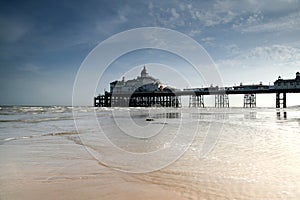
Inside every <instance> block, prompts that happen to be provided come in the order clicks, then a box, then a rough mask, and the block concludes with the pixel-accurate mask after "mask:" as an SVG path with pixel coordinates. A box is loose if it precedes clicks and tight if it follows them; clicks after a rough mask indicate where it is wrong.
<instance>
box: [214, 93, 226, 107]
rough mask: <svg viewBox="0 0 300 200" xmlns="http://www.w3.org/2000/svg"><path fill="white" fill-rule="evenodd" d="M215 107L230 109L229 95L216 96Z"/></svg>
mask: <svg viewBox="0 0 300 200" xmlns="http://www.w3.org/2000/svg"><path fill="white" fill-rule="evenodd" d="M215 107H216V108H229V98H228V95H227V94H217V95H215Z"/></svg>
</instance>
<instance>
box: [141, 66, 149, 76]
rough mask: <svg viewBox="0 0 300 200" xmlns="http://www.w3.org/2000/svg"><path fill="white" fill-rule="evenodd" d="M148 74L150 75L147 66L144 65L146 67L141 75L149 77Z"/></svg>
mask: <svg viewBox="0 0 300 200" xmlns="http://www.w3.org/2000/svg"><path fill="white" fill-rule="evenodd" d="M147 76H148V72H147V69H146V66H144V68H143V70H142V72H141V77H147Z"/></svg>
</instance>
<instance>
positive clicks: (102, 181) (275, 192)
mask: <svg viewBox="0 0 300 200" xmlns="http://www.w3.org/2000/svg"><path fill="white" fill-rule="evenodd" d="M76 109H77V114H75V117H74V116H73V114H74V113H72V111H73V108H72V107H2V108H1V110H0V114H1V116H0V117H1V119H0V120H1V123H0V125H1V126H0V131H1V138H0V139H1V145H0V154H1V156H0V198H1V199H299V197H300V193H299V191H298V188H300V169H299V166H300V148H299V147H300V134H299V133H300V132H299V126H300V118H299V113H300V110H299V108H297V107H296V108H288V109H286V110H285V111H284V112H286V116H285V117H284V115H283V111H280V113H281V115H280V116H278V114H277V110H276V109H272V108H256V109H241V108H231V109H227V110H226V111H220V110H217V109H209V108H206V109H204V108H202V109H188V108H186V109H184V108H182V109H171V110H166V109H161V110H159V109H156V110H155V111H153V110H151V111H149V109H147V108H139V109H137V108H134V109H130V108H127V109H124V108H111V109H99V108H91V107H87V108H85V107H82V108H80V109H79V108H76ZM116 110H117V112H115V111H116ZM128 110H129V112H130V114H131V116H132V119H133V121H134V123H135V124H138V125H139V127H143V126H148V128H149V127H152V126H153V127H158V126H161V127H163V128H162V129H161V131H160V132H159V133H160V134H161V135H160V134H157V135H154V136H151V137H150V138H147V139H146V140H145V138H142V139H141V138H139V139H137V141H138V142H137V141H135V140H132V139H130V140H129V139H128V138H130V137H129V136H126V137H125V136H122V137H120V135H119V134H116V133H117V132H118V130H117V129H114V128H112V125H111V124H110V123H112V120H114V121H116V118H118V119H119V121H118V123H117V124H118V126H122V123H124V124H126V123H129V122H127V121H126V120H127V119H126V118H125V119H124V117H123V116H124V113H125V112H128ZM78 113H79V114H78ZM95 113H96V116H97V119H98V121H100V122H99V124H100V126H101V127H102V130H103V132H105V134H110V136H109V137H111V138H109V137H108V139H110V141H112V142H115V143H114V144H115V145H117V146H119V147H120V148H123V149H125V150H126V151H130V152H137V153H141V152H144V153H145V152H146V153H149V152H152V151H156V150H160V149H163V148H166V149H167V148H168V145H173V146H174V143H170V142H168V141H165V140H164V139H166V138H169V135H167V133H169V132H170V135H172V134H171V133H173V132H174V130H177V129H176V127H179V126H178V123H179V122H180V124H181V125H182V126H183V127H184V129H183V131H185V132H186V131H187V130H191V131H194V130H196V133H195V134H194V135H192V136H193V140H192V142H191V144H188V145H185V142H188V141H184V142H182V143H181V142H178V141H176V142H177V143H175V147H174V148H175V149H176V148H178V149H182V151H183V154H182V155H174V162H170V161H169V160H168V159H169V158H168V157H165V155H171V156H173V154H162V155H161V157H157V158H156V159H154V161H152V160H151V162H152V163H151V165H149V166H151V167H152V168H149V167H148V168H146V167H145V166H146V165H147V163H138V165H137V164H136V162H133V161H132V160H130V159H129V158H127V157H122V155H119V154H118V151H117V150H115V151H113V150H111V149H110V148H111V147H109V146H105V144H106V143H104V142H103V143H101V142H100V143H101V144H99V141H100V139H99V138H96V139H95V137H96V136H95V135H93V134H94V130H93V129H91V127H89V126H90V123H89V121H90V119H91V117H92V116H95V115H94V114H95ZM111 113H115V115H112V114H111ZM145 113H150V114H151V117H153V118H154V121H151V122H147V123H149V124H143V123H145V117H146V116H145ZM162 113H179V114H162ZM78 116H80V117H78ZM111 116H114V117H111ZM74 118H75V119H76V118H77V119H76V120H75V123H74ZM78 120H81V121H80V122H78ZM124 120H125V121H124ZM158 122H159V123H158ZM131 123H132V122H131ZM214 123H218V124H222V127H221V129H219V131H220V133H219V134H218V135H217V136H218V137H215V138H213V139H214V141H215V142H214V143H211V144H212V145H211V149H210V151H208V152H207V153H206V154H205V155H203V156H201V152H202V150H203V146H204V144H205V141H206V139H207V137H208V136H209V133H210V132H209V131H208V130H209V129H210V127H211V124H214ZM75 124H77V128H76V126H75ZM79 124H85V125H86V127H82V126H81V127H79ZM192 124H198V125H199V126H197V127H198V128H197V129H194V128H193V127H192ZM180 127H181V126H180ZM85 128H86V132H84V129H85ZM155 130H156V129H155ZM157 130H158V129H157ZM159 130H160V129H159ZM110 131H111V132H110ZM168 131H169V132H168ZM121 132H122V131H121ZM121 132H120V133H121ZM123 132H124V130H123ZM186 134H187V135H188V134H189V133H186ZM176 135H179V133H177V134H176ZM116 137H118V138H116ZM98 139H99V140H98ZM135 139H136V138H135ZM141 141H142V143H141ZM174 141H175V140H174ZM146 144H147V145H146ZM166 144H168V145H166ZM91 149H93V151H97V152H98V153H99V154H100V155H101V156H103V157H97V156H95V155H96V154H93V153H91ZM178 153H181V150H180V151H178ZM176 156H177V157H178V158H177V157H176ZM155 160H156V161H155ZM163 161H166V162H167V163H164V164H165V166H163V164H162V163H163ZM153 162H154V163H153ZM160 162H162V163H160ZM124 163H128V165H127V166H124ZM136 165H137V166H139V165H140V167H141V169H143V167H144V168H145V170H149V171H145V172H143V171H142V170H141V171H136ZM151 169H152V170H151Z"/></svg>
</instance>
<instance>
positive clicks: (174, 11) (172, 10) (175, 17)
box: [171, 8, 180, 19]
mask: <svg viewBox="0 0 300 200" xmlns="http://www.w3.org/2000/svg"><path fill="white" fill-rule="evenodd" d="M171 13H172V16H173V19H177V18H179V17H180V15H179V14H178V13H177V12H176V9H175V8H172V9H171Z"/></svg>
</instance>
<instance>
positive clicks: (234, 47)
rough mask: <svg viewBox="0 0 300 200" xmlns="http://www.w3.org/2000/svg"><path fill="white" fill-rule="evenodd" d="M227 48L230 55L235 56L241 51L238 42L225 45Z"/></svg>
mask: <svg viewBox="0 0 300 200" xmlns="http://www.w3.org/2000/svg"><path fill="white" fill-rule="evenodd" d="M225 50H226V52H227V54H229V55H230V56H234V55H237V54H239V53H240V48H239V47H238V46H237V45H236V44H230V45H227V46H225Z"/></svg>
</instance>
